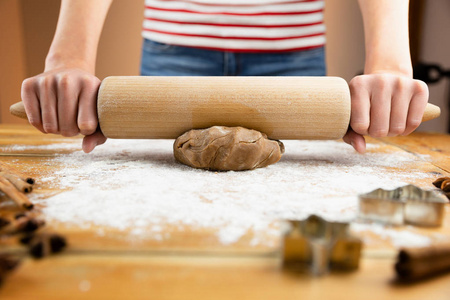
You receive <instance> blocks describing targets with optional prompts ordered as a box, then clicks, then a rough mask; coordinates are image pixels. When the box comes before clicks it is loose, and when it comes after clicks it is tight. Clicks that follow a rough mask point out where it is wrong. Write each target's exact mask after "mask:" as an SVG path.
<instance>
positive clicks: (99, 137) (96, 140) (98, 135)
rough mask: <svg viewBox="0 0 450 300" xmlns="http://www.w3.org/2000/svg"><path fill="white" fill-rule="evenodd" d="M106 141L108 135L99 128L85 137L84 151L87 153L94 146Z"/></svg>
mask: <svg viewBox="0 0 450 300" xmlns="http://www.w3.org/2000/svg"><path fill="white" fill-rule="evenodd" d="M105 142H106V137H105V136H104V135H103V133H102V132H101V131H100V129H98V130H97V131H96V132H94V133H93V134H91V135H87V136H85V137H84V138H83V145H82V148H83V151H84V152H85V153H90V152H91V151H92V150H94V148H95V147H96V146H98V145H101V144H104V143H105Z"/></svg>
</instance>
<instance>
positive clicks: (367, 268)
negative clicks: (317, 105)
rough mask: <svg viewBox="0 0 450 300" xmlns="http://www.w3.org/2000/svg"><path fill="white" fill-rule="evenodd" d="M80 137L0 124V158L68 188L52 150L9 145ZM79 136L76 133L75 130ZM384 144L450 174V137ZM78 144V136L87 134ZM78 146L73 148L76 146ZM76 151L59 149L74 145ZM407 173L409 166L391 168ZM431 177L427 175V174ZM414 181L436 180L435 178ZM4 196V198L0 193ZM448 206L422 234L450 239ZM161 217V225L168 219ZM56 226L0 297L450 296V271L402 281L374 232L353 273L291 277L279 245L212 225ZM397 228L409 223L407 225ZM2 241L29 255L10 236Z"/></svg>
mask: <svg viewBox="0 0 450 300" xmlns="http://www.w3.org/2000/svg"><path fill="white" fill-rule="evenodd" d="M73 140H74V139H73V138H71V139H67V138H61V137H58V136H54V135H43V134H41V133H39V132H38V131H37V130H35V129H33V128H31V126H25V125H23V126H18V125H15V126H12V125H0V161H2V162H5V163H10V164H14V165H15V166H16V167H19V168H20V169H21V170H22V171H24V172H27V173H28V174H29V175H32V176H34V177H36V179H37V180H38V184H39V185H38V186H37V187H36V188H35V191H33V193H41V194H42V195H43V196H45V195H53V194H55V193H58V192H61V191H60V190H58V189H56V188H55V187H53V186H52V184H51V182H50V183H49V182H46V183H39V178H42V177H45V175H46V174H48V173H49V172H53V171H55V170H56V169H57V168H58V165H55V164H52V163H50V162H51V161H52V158H53V156H54V155H55V151H49V150H45V149H41V150H33V151H30V150H23V151H16V152H14V153H11V151H7V150H5V149H7V148H8V147H9V146H11V145H47V144H55V143H64V142H67V141H73ZM75 140H77V138H75ZM369 141H370V142H372V143H378V144H380V145H382V147H379V148H377V150H376V151H386V152H389V151H392V150H393V149H395V151H408V152H410V153H413V154H414V155H416V156H417V158H418V160H417V168H420V169H421V170H423V172H424V173H429V174H434V175H435V176H436V177H439V176H442V175H446V176H448V175H449V172H448V170H449V169H450V161H449V160H448V157H449V156H448V154H449V153H450V143H449V141H450V136H448V135H441V134H424V133H418V134H413V135H411V136H409V137H398V138H386V139H377V140H373V139H369ZM80 142H81V141H80ZM78 149H79V147H78V148H77V149H74V150H78ZM74 150H68V149H61V150H58V151H56V152H60V153H67V152H70V151H74ZM391 171H392V172H407V171H408V170H391ZM428 180H429V178H428V179H427V181H428ZM417 184H422V185H430V184H431V183H429V182H420V180H418V182H417ZM0 200H4V197H3V196H1V198H0ZM449 215H450V210H449V209H448V208H447V210H446V219H445V222H444V225H443V227H441V228H437V229H423V228H416V229H414V230H415V232H418V233H421V234H424V235H430V236H432V235H433V236H440V237H441V238H443V239H447V240H448V239H450V216H449ZM162 225H164V224H162ZM49 226H50V227H51V228H52V229H53V230H56V231H58V232H60V233H61V234H63V235H66V236H67V238H68V240H69V245H70V246H69V248H68V249H67V251H66V252H65V253H63V254H61V255H58V256H54V257H51V258H48V259H44V260H42V261H35V260H32V259H29V258H27V259H25V260H24V261H23V263H22V265H21V266H20V267H19V268H18V270H16V271H14V273H13V274H12V275H11V276H9V277H8V278H7V279H6V281H5V282H4V284H3V286H2V287H1V288H0V299H2V300H3V299H127V298H130V299H149V298H151V299H180V298H181V299H230V298H240V299H242V298H243V299H274V298H278V299H298V298H302V299H397V298H402V299H438V300H440V299H448V295H449V293H450V285H448V282H449V279H450V275H444V276H441V277H436V278H432V279H429V280H426V281H423V282H419V283H417V284H413V285H400V284H398V283H395V281H394V274H393V257H394V255H395V253H396V251H395V248H394V247H393V246H392V245H391V244H390V243H389V241H387V240H386V239H384V238H383V237H381V236H378V235H376V234H374V233H373V232H360V233H358V234H359V235H361V237H363V238H368V239H371V240H372V241H373V242H372V243H371V246H370V247H366V248H365V250H364V253H363V258H362V262H361V268H360V269H359V270H358V271H356V272H352V273H347V274H345V273H344V274H340V273H332V274H329V275H327V276H325V277H322V278H313V277H310V276H309V275H307V274H303V275H294V274H291V273H286V272H285V271H282V270H281V269H280V268H279V263H280V259H279V256H278V251H277V246H276V245H275V246H271V247H269V246H261V247H256V248H255V247H249V240H250V238H251V237H248V239H246V237H244V238H243V239H242V240H240V241H239V242H238V243H237V244H233V245H231V246H226V247H225V246H223V245H220V244H219V243H217V241H216V239H212V238H211V236H212V233H213V231H214V229H210V230H208V229H205V230H202V231H198V230H195V229H193V228H187V227H185V228H181V229H180V228H171V227H170V226H166V227H164V231H167V232H170V236H171V237H170V239H169V240H164V241H162V242H156V241H132V240H129V239H126V235H127V232H119V231H117V230H114V229H108V228H103V229H104V231H105V233H106V234H105V235H104V236H103V237H99V236H98V234H96V232H97V229H98V228H92V227H90V228H80V227H77V226H74V225H70V226H69V225H67V224H64V223H53V224H49ZM397 230H399V231H401V230H404V229H403V228H402V227H400V228H398V229H397ZM0 247H2V248H3V249H7V250H9V251H12V252H15V253H22V254H23V253H24V249H23V248H22V247H20V246H17V244H16V243H15V241H14V240H12V239H9V240H8V239H3V240H0Z"/></svg>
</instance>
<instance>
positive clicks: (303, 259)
mask: <svg viewBox="0 0 450 300" xmlns="http://www.w3.org/2000/svg"><path fill="white" fill-rule="evenodd" d="M283 227H284V228H283V241H282V256H283V267H284V268H286V269H288V270H295V271H300V270H304V269H305V267H306V268H309V269H310V271H311V273H312V274H314V275H323V274H325V273H327V272H328V271H329V269H330V268H331V269H337V270H354V269H357V268H358V266H359V258H360V255H361V248H362V242H361V240H360V239H358V238H356V237H354V236H351V235H350V234H349V223H343V222H328V221H326V220H324V219H323V218H321V217H318V216H316V215H311V216H309V217H308V218H306V219H304V220H287V221H286V222H285V223H284V226H283Z"/></svg>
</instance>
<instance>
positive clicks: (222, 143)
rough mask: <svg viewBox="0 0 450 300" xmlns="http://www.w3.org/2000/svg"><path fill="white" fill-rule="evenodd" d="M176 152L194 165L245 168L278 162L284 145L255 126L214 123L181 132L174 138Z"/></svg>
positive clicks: (234, 168) (178, 156)
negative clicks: (203, 127) (253, 127)
mask: <svg viewBox="0 0 450 300" xmlns="http://www.w3.org/2000/svg"><path fill="white" fill-rule="evenodd" d="M173 152H174V155H175V158H176V159H177V160H178V161H179V162H181V163H183V164H185V165H188V166H191V167H193V168H199V169H208V170H217V171H242V170H252V169H256V168H262V167H266V166H268V165H270V164H274V163H276V162H277V161H279V160H280V158H281V155H282V154H283V153H284V145H283V143H281V142H280V141H276V140H270V139H268V138H267V136H266V135H265V134H264V133H261V132H259V131H256V130H251V129H246V128H243V127H225V126H213V127H210V128H207V129H193V130H190V131H188V132H186V133H184V134H182V135H181V136H179V137H178V138H177V139H176V140H175V143H174V144H173Z"/></svg>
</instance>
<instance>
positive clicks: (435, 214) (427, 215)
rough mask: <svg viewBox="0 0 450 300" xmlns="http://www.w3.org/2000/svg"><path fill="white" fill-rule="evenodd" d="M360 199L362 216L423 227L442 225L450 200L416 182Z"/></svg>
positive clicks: (370, 219)
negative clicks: (446, 206) (419, 185)
mask: <svg viewBox="0 0 450 300" xmlns="http://www.w3.org/2000/svg"><path fill="white" fill-rule="evenodd" d="M358 198H359V218H360V219H362V220H367V221H375V222H380V223H384V224H389V225H404V224H411V225H416V226H422V227H438V226H441V225H442V222H443V219H444V213H445V205H446V204H447V203H448V200H447V199H446V198H445V197H444V196H443V195H441V194H438V193H436V192H434V191H428V190H423V189H421V188H419V187H417V186H415V185H405V186H403V187H399V188H397V189H394V190H385V189H376V190H374V191H371V192H369V193H367V194H361V195H359V197H358Z"/></svg>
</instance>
